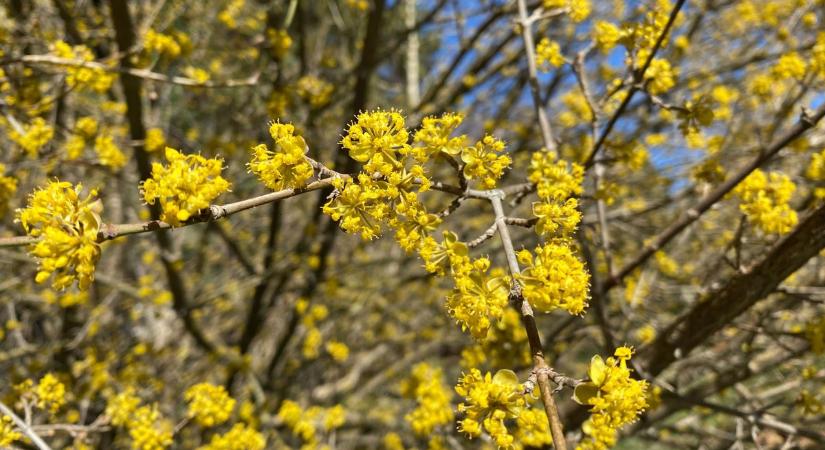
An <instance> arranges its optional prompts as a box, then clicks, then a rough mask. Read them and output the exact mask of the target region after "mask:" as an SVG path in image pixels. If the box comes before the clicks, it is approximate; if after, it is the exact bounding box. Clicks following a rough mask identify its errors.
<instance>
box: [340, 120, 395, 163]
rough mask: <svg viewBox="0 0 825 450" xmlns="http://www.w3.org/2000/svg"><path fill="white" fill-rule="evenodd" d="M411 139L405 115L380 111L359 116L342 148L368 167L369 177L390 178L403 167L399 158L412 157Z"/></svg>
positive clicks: (348, 131)
mask: <svg viewBox="0 0 825 450" xmlns="http://www.w3.org/2000/svg"><path fill="white" fill-rule="evenodd" d="M408 139H409V133H408V132H407V128H406V127H405V124H404V117H403V116H402V115H401V113H399V112H397V111H381V110H377V111H372V112H362V113H361V114H359V115H358V117H357V118H356V121H355V123H353V124H351V125H350V126H349V128H348V129H347V134H346V136H344V138H343V139H342V140H341V145H342V146H343V147H344V148H345V149H347V151H348V152H349V156H350V157H351V158H352V159H354V160H356V161H358V162H360V163H363V164H365V166H364V169H365V170H366V171H367V173H368V174H369V175H372V174H373V173H374V172H378V173H380V174H381V175H384V176H389V175H390V174H391V173H392V172H393V171H396V170H398V169H399V168H400V167H401V166H402V164H401V162H400V161H399V160H398V157H399V154H400V155H406V154H407V153H409V150H410V146H409V144H408V143H407V140H408Z"/></svg>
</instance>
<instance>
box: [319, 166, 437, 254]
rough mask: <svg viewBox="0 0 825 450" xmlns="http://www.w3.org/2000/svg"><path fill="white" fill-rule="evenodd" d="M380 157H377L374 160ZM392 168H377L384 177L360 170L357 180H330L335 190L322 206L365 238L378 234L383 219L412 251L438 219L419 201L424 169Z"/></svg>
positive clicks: (425, 184)
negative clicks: (330, 198) (395, 169)
mask: <svg viewBox="0 0 825 450" xmlns="http://www.w3.org/2000/svg"><path fill="white" fill-rule="evenodd" d="M381 159H382V158H381V157H380V156H376V158H374V159H373V161H378V160H381ZM399 164H400V163H399ZM368 165H369V163H368ZM391 167H392V165H389V164H388V165H387V166H384V167H381V168H380V171H384V170H386V171H387V172H389V174H388V176H387V177H386V179H376V178H375V177H372V176H370V175H368V174H367V173H363V172H362V173H361V174H359V175H358V177H357V179H356V180H352V179H342V178H337V179H335V180H333V185H334V186H335V189H336V193H335V196H334V197H333V199H332V200H330V201H329V202H328V203H327V204H326V205H324V213H325V214H328V215H329V216H330V217H332V219H333V220H336V221H339V222H340V225H341V228H343V229H344V230H345V231H347V232H349V233H358V234H360V235H361V237H362V238H363V239H366V240H369V239H374V238H376V237H378V236H379V235H380V234H381V232H382V228H383V224H384V223H385V222H386V223H387V224H388V225H390V226H391V227H392V228H394V229H396V231H397V233H396V239H397V240H398V242H399V244H401V246H402V247H403V248H404V249H406V250H412V249H415V248H418V246H419V245H420V244H421V242H422V241H423V240H424V239H425V237H426V236H428V235H429V233H430V232H431V231H432V230H434V229H435V228H436V227H437V226H438V224H439V223H440V219H438V218H437V217H436V216H435V215H433V214H429V213H428V212H427V210H426V209H425V207H424V205H423V204H422V203H421V202H420V201H419V200H418V195H417V193H418V192H424V191H426V190H428V189H429V180H428V179H427V178H426V177H425V174H424V168H423V167H422V166H420V165H414V166H412V167H411V168H410V170H407V169H401V170H398V171H392V169H391ZM375 168H377V167H376V166H373V167H372V169H375ZM380 171H379V172H380ZM356 181H357V182H356Z"/></svg>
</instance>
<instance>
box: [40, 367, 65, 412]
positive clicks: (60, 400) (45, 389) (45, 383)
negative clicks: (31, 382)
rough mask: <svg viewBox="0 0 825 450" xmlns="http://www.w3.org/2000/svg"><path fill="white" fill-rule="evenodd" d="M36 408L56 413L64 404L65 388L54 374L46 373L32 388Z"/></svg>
mask: <svg viewBox="0 0 825 450" xmlns="http://www.w3.org/2000/svg"><path fill="white" fill-rule="evenodd" d="M34 394H35V396H36V397H37V406H38V407H40V408H43V409H47V410H49V411H51V412H52V413H56V412H57V410H58V409H60V407H61V406H63V404H65V403H66V386H64V385H63V383H61V382H60V381H59V380H58V379H57V377H56V376H54V374H51V373H47V374H46V375H44V376H43V378H41V379H40V381H38V382H37V386H36V387H35V388H34Z"/></svg>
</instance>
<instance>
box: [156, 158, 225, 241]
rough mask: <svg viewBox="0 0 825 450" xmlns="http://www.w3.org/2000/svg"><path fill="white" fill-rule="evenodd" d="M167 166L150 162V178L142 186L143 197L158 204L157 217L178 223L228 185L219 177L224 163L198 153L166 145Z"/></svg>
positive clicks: (200, 208)
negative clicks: (160, 210)
mask: <svg viewBox="0 0 825 450" xmlns="http://www.w3.org/2000/svg"><path fill="white" fill-rule="evenodd" d="M166 161H167V162H168V164H167V165H163V164H160V163H152V178H150V179H148V180H146V181H144V182H143V184H142V185H141V191H142V192H143V198H144V200H145V201H146V202H147V203H149V204H155V203H156V202H159V203H160V206H161V208H162V213H161V216H160V219H161V220H163V221H164V222H166V223H168V224H170V225H172V226H180V225H181V224H182V222H184V221H186V220H188V219H189V218H190V217H192V216H193V215H195V214H197V213H198V211H200V210H202V209H204V208H208V207H209V205H210V202H211V201H212V200H213V199H215V198H216V197H217V196H219V195H221V194H222V193H224V192H226V191H228V190H229V188H230V186H231V185H230V184H229V182H228V181H226V180H225V179H224V178H223V177H221V170H222V169H223V162H222V161H221V160H220V159H218V158H212V159H207V158H204V157H203V156H201V155H184V154H182V153H180V152H178V151H177V150H175V149H173V148H169V147H167V148H166Z"/></svg>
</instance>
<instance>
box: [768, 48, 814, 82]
mask: <svg viewBox="0 0 825 450" xmlns="http://www.w3.org/2000/svg"><path fill="white" fill-rule="evenodd" d="M806 69H807V65H806V64H805V60H804V59H802V57H801V56H799V53H796V52H791V53H788V54H785V55H782V56H781V57H780V58H779V60H778V61H777V62H776V65H774V66H773V75H774V76H775V77H776V78H777V79H779V80H787V79H791V78H793V79H797V80H800V79H802V78H803V77H804V76H805V70H806Z"/></svg>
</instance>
